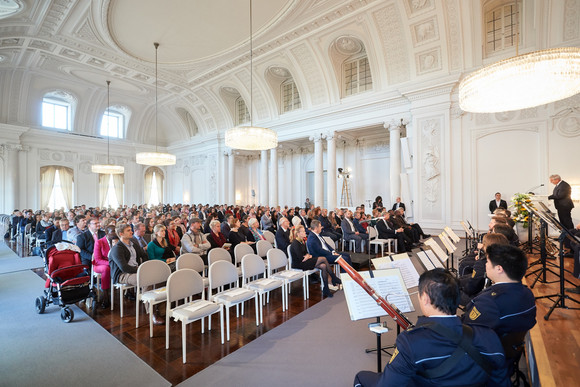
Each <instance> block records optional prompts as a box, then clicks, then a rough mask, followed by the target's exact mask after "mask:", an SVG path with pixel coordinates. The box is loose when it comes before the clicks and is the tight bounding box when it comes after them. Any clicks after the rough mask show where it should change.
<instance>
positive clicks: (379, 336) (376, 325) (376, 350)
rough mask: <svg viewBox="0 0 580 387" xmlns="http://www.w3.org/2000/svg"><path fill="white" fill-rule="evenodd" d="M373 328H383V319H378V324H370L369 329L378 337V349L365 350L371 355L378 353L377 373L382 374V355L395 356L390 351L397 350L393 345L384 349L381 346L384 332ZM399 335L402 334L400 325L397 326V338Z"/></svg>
mask: <svg viewBox="0 0 580 387" xmlns="http://www.w3.org/2000/svg"><path fill="white" fill-rule="evenodd" d="M373 327H378V328H380V327H382V325H381V318H380V317H377V322H376V323H372V324H369V329H371V331H372V332H374V333H375V334H376V335H377V347H376V348H367V349H365V353H371V352H376V353H377V372H381V371H382V370H383V365H382V362H381V353H382V352H384V353H386V354H387V355H391V356H392V355H393V354H392V353H391V352H389V351H388V350H389V349H395V348H396V346H395V345H394V344H393V345H387V346H386V347H383V346H382V344H381V335H382V334H383V332H381V331H380V330H374V329H373ZM399 333H401V327H400V326H399V325H397V336H399Z"/></svg>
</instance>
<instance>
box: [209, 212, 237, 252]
mask: <svg viewBox="0 0 580 387" xmlns="http://www.w3.org/2000/svg"><path fill="white" fill-rule="evenodd" d="M228 216H231V215H228ZM221 226H223V224H220V222H219V220H215V219H214V220H212V221H211V223H210V228H211V232H210V233H209V235H208V236H207V241H208V242H209V244H210V248H209V250H211V249H214V248H216V247H221V248H223V249H226V250H229V249H230V247H229V246H226V247H224V244H225V243H226V242H227V240H228V239H227V238H226V236H225V235H224V234H223V233H222V232H221ZM209 250H208V252H209Z"/></svg>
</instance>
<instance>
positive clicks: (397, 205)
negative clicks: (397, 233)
mask: <svg viewBox="0 0 580 387" xmlns="http://www.w3.org/2000/svg"><path fill="white" fill-rule="evenodd" d="M399 208H402V209H403V211H406V210H407V209H406V208H405V203H402V202H401V197H400V196H398V197H397V198H396V199H395V204H393V208H392V210H393V211H397V210H398V209H399Z"/></svg>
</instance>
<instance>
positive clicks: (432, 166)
mask: <svg viewBox="0 0 580 387" xmlns="http://www.w3.org/2000/svg"><path fill="white" fill-rule="evenodd" d="M420 128H421V144H422V145H421V147H422V150H421V161H422V162H421V180H422V184H421V185H422V187H423V198H424V204H426V206H427V207H429V208H431V209H432V208H433V207H435V204H436V203H437V202H438V201H439V197H440V190H441V189H440V186H441V152H440V147H441V120H440V119H437V118H435V119H426V120H424V121H423V122H421V124H420Z"/></svg>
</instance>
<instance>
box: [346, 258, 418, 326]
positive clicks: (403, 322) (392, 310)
mask: <svg viewBox="0 0 580 387" xmlns="http://www.w3.org/2000/svg"><path fill="white" fill-rule="evenodd" d="M335 262H336V263H338V264H339V265H340V267H342V268H343V269H344V271H346V272H347V273H348V275H350V276H351V277H352V279H353V280H355V281H356V283H358V284H359V285H360V286H361V287H362V288H363V289H364V290H365V291H366V292H367V293H368V294H369V295H370V296H371V297H372V298H373V299H374V300H375V301H376V302H377V304H378V305H379V306H380V307H381V308H383V309H384V310H385V312H387V314H388V315H389V316H391V318H392V319H393V320H395V322H396V323H397V324H398V325H399V326H400V327H401V328H402V329H404V330H406V329H407V328H409V327H413V324H412V323H411V322H410V321H409V319H407V317H405V315H404V314H403V313H402V312H401V311H400V310H399V309H397V307H396V306H394V305H392V304H390V303H389V302H388V301H387V300H385V299H384V298H383V297H381V296H380V295H379V294H378V293H377V292H376V290H375V289H373V288H372V286H371V285H369V284H368V283H367V282H366V281H365V280H364V278H363V277H362V276H361V275H360V274H359V273H358V271H356V270H355V269H353V267H352V266H351V265H349V264H348V263H347V262H346V261H345V260H344V259H343V258H342V256H341V257H339V258H337V259H336V261H335Z"/></svg>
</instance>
